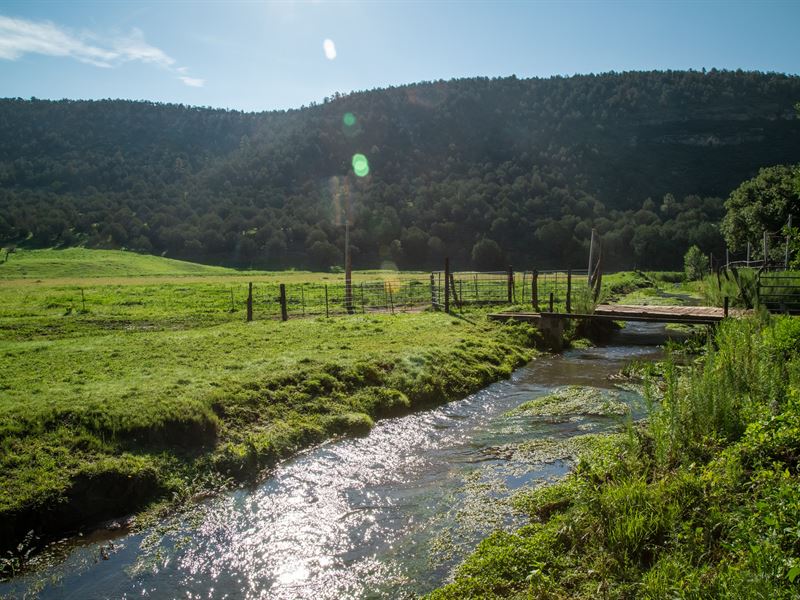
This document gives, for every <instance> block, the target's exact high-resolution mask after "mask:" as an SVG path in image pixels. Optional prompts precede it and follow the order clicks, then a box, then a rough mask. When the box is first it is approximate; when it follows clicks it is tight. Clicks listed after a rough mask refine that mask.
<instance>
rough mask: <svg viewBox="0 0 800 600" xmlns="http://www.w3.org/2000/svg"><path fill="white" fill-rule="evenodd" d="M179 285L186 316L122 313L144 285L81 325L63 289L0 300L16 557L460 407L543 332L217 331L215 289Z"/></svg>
mask: <svg viewBox="0 0 800 600" xmlns="http://www.w3.org/2000/svg"><path fill="white" fill-rule="evenodd" d="M11 260H12V261H13V260H14V257H13V255H12V259H11ZM169 268H171V267H169ZM214 276H216V275H214ZM113 277H116V275H115V276H113ZM113 277H112V278H113ZM170 277H172V276H167V275H165V276H164V278H165V279H164V282H163V283H162V284H161V285H153V286H152V287H151V291H152V294H153V295H155V296H156V298H158V300H162V299H163V298H164V297H165V296H169V295H170V294H172V293H174V288H173V286H178V287H180V288H181V289H182V297H183V298H185V306H183V307H182V308H181V310H179V311H175V310H172V311H171V310H164V311H163V312H161V311H160V309H159V308H158V307H159V305H160V304H162V303H161V302H159V301H156V302H154V303H153V305H152V306H151V305H148V304H147V303H143V304H135V303H134V304H133V305H128V306H117V305H116V304H114V302H116V301H117V299H119V298H120V297H129V293H130V291H131V289H132V288H133V289H135V288H136V287H137V286H136V284H135V277H133V276H132V277H131V278H130V279H131V280H132V281H131V282H130V283H128V284H126V285H125V288H124V292H125V295H124V296H123V295H122V294H119V293H117V290H118V284H117V283H109V282H108V278H106V279H103V278H97V279H96V281H95V282H94V284H93V285H94V287H92V288H90V289H91V290H93V292H92V293H93V294H94V297H95V298H96V299H99V298H109V299H111V300H109V304H108V305H107V306H106V307H105V308H103V304H102V303H101V302H100V301H99V300H96V301H95V303H94V304H92V305H90V306H89V307H88V308H87V310H86V311H85V312H83V311H82V310H75V309H73V310H65V308H64V307H63V306H61V305H60V304H59V303H58V298H59V294H63V293H65V292H64V289H65V288H64V286H63V281H61V280H48V279H42V280H41V281H40V282H39V283H38V284H37V287H36V288H35V292H32V291H31V290H30V288H29V287H27V286H25V285H16V284H7V285H4V286H3V288H2V290H0V295H2V297H3V300H4V302H3V305H2V309H0V313H1V314H0V323H2V327H0V372H2V374H3V377H2V380H1V381H0V539H2V540H3V546H4V547H5V548H8V547H11V546H16V544H17V543H18V542H19V541H20V540H21V539H22V538H23V537H24V536H25V534H26V533H27V532H28V531H29V530H31V529H33V530H35V533H36V535H43V538H42V540H43V539H44V538H45V537H46V535H47V534H51V533H57V532H63V531H66V530H70V529H74V528H77V527H81V526H84V525H89V524H91V523H96V522H98V521H100V520H103V519H106V518H112V517H118V516H121V515H124V514H125V513H126V512H128V511H136V510H139V509H142V508H144V507H147V506H152V505H153V502H158V501H166V502H174V501H175V500H181V499H183V498H188V497H190V496H192V495H194V494H197V493H200V492H205V491H208V490H209V489H213V488H216V487H218V486H224V485H228V484H229V483H230V482H232V481H236V480H245V479H249V478H253V477H255V476H257V475H258V474H259V473H260V472H261V471H263V470H264V469H266V468H268V467H270V466H271V465H273V464H274V463H275V461H277V460H279V459H280V458H282V457H285V456H288V455H290V454H291V453H293V452H296V451H297V450H298V449H300V448H303V447H306V446H308V445H311V444H314V443H317V442H320V441H322V440H324V439H326V438H329V437H331V436H335V435H341V434H347V435H350V434H363V433H365V432H366V431H368V430H369V428H370V427H371V426H372V424H373V422H374V420H375V419H376V418H380V417H383V416H387V415H393V414H399V413H402V412H404V411H408V410H413V409H417V408H420V407H423V406H428V405H431V404H435V403H440V402H444V401H447V400H450V399H454V398H459V397H463V396H464V395H466V394H468V393H470V392H472V391H475V390H477V389H479V388H480V387H482V386H484V385H486V384H487V383H489V382H491V381H494V380H497V379H500V378H503V377H507V376H508V375H509V374H510V373H511V371H512V369H513V368H514V367H516V366H519V365H521V364H523V363H524V362H526V361H527V360H529V359H530V358H531V357H532V356H533V354H534V350H533V346H534V343H535V342H536V334H535V331H534V330H533V329H531V328H530V327H528V326H522V325H518V326H513V325H509V326H500V325H496V324H492V323H489V322H488V321H487V320H486V319H485V318H484V316H483V313H481V312H477V313H472V314H470V315H467V318H466V319H465V318H455V317H450V316H447V315H444V314H441V313H433V312H420V313H414V314H398V315H388V314H376V315H369V314H368V315H355V316H350V317H341V318H335V319H327V318H317V319H302V320H301V319H297V320H289V321H288V322H285V323H282V322H280V321H274V320H267V319H264V320H257V321H255V322H252V323H245V322H243V320H244V319H243V318H242V316H243V315H240V314H237V315H236V319H235V320H233V319H228V320H226V321H222V322H219V321H217V320H215V319H214V318H209V317H208V315H207V313H206V312H204V310H203V306H202V302H198V300H197V297H198V296H199V297H201V298H202V293H201V292H202V290H203V286H204V285H206V284H205V283H202V282H201V283H192V284H186V283H181V282H178V281H175V280H174V279H170ZM66 289H67V293H69V290H70V289H72V288H70V286H69V285H67V287H66ZM48 297H50V300H48ZM14 298H22V299H24V301H17V300H14ZM112 300H113V302H112ZM48 302H49V304H48ZM78 302H79V301H78ZM73 306H74V304H73ZM220 312H222V311H220ZM110 314H112V315H113V319H112V318H111V316H110ZM29 541H30V542H31V543H32V545H34V546H35V545H37V544H40V543H41V541H37V540H36V539H32V540H29ZM15 564H16V563H15V561H13V560H12V561H10V562H9V563H8V564H7V565H6V566H7V567H11V568H13V567H14V565H15Z"/></svg>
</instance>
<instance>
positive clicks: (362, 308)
mask: <svg viewBox="0 0 800 600" xmlns="http://www.w3.org/2000/svg"><path fill="white" fill-rule="evenodd" d="M366 312H367V309H366V305H365V304H364V282H363V281H362V282H361V314H362V315H363V314H366Z"/></svg>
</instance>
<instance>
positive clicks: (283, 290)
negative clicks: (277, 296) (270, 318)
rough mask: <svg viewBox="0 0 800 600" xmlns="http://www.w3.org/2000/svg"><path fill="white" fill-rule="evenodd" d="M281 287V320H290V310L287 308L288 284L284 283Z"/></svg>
mask: <svg viewBox="0 0 800 600" xmlns="http://www.w3.org/2000/svg"><path fill="white" fill-rule="evenodd" d="M280 289H281V321H288V320H289V312H288V311H287V310H286V284H285V283H282V284H281V286H280Z"/></svg>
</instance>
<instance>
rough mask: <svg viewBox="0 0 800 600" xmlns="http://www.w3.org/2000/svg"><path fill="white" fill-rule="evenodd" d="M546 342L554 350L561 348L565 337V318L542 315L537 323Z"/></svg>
mask: <svg viewBox="0 0 800 600" xmlns="http://www.w3.org/2000/svg"><path fill="white" fill-rule="evenodd" d="M536 326H537V327H538V329H539V332H540V333H541V334H542V338H543V339H544V343H545V344H547V346H548V347H550V348H552V349H553V350H554V351H559V350H561V347H562V345H563V338H564V319H561V318H559V317H555V316H550V315H542V316H541V317H540V318H539V320H538V321H537V323H536Z"/></svg>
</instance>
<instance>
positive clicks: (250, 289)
mask: <svg viewBox="0 0 800 600" xmlns="http://www.w3.org/2000/svg"><path fill="white" fill-rule="evenodd" d="M252 320H253V282H252V281H251V282H250V283H248V284H247V322H248V323H249V322H250V321H252Z"/></svg>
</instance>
